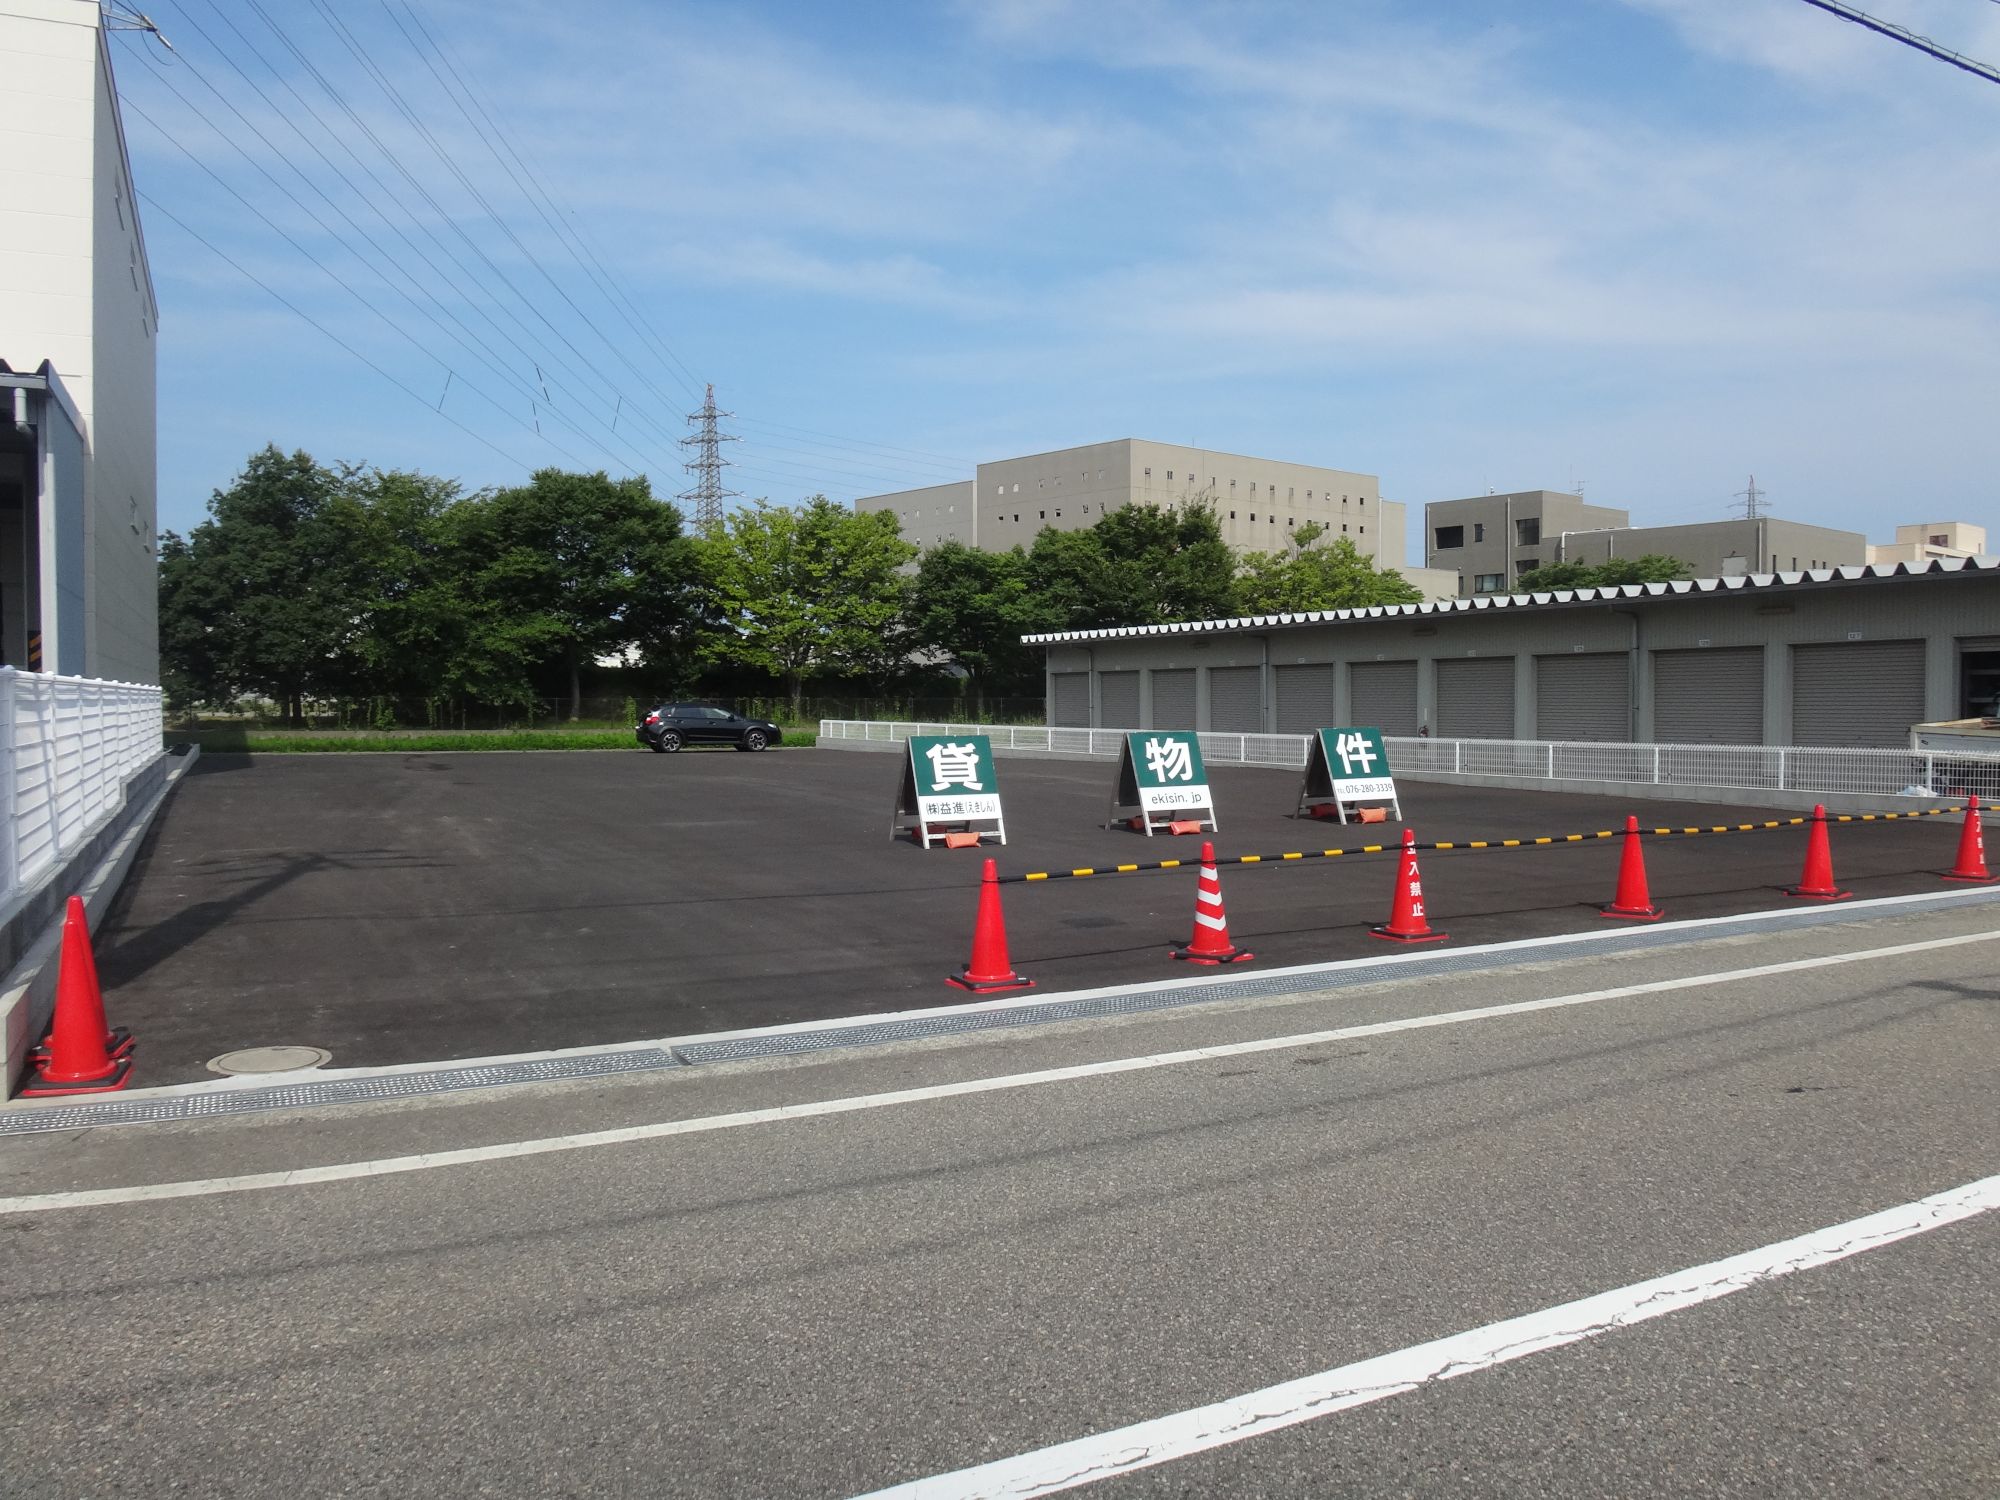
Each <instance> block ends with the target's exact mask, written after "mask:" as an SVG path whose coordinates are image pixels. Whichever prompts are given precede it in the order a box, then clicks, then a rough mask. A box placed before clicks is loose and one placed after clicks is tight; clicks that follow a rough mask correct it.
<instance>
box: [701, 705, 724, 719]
mask: <svg viewBox="0 0 2000 1500" xmlns="http://www.w3.org/2000/svg"><path fill="white" fill-rule="evenodd" d="M701 716H702V717H703V718H704V719H726V718H728V717H729V710H728V709H726V708H704V709H703V710H702V711H701Z"/></svg>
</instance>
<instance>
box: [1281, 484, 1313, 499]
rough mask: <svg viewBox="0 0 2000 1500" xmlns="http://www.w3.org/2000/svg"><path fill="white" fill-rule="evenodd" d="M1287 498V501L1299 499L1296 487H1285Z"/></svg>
mask: <svg viewBox="0 0 2000 1500" xmlns="http://www.w3.org/2000/svg"><path fill="white" fill-rule="evenodd" d="M1285 498H1286V499H1287V500H1296V499H1298V498H1299V492H1298V490H1297V488H1295V487H1294V486H1292V485H1289V484H1288V485H1286V486H1285ZM1308 498H1310V497H1308Z"/></svg>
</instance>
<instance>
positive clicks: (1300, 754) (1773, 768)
mask: <svg viewBox="0 0 2000 1500" xmlns="http://www.w3.org/2000/svg"><path fill="white" fill-rule="evenodd" d="M819 732H820V738H822V739H824V740H829V741H839V740H877V741H883V740H886V741H900V740H906V739H908V738H909V737H910V735H911V734H914V733H923V734H985V735H990V736H992V739H993V743H994V746H995V747H996V748H998V749H1004V750H1025V751H1044V752H1052V753H1056V754H1062V755H1090V756H1098V757H1105V756H1113V755H1116V754H1117V753H1118V749H1119V746H1120V743H1121V742H1122V740H1123V738H1124V736H1125V734H1126V733H1127V731H1126V730H1123V729H1051V728H1046V727H1043V726H1040V725H1032V724H1027V725H1018V724H1017V725H1001V724H954V725H939V724H924V725H919V724H880V723H863V722H859V721H856V720H851V719H822V720H821V721H820V728H819ZM1309 743H1310V741H1309V740H1308V739H1307V737H1306V736H1304V735H1298V734H1229V733H1218V732H1214V731H1205V732H1204V733H1203V734H1202V735H1201V753H1202V756H1203V758H1204V759H1206V760H1209V761H1212V762H1214V763H1215V764H1216V765H1251V766H1276V767H1280V768H1285V767H1290V768H1299V767H1303V766H1304V765H1305V763H1306V749H1307V746H1308V745H1309ZM1386 743H1387V745H1388V746H1389V758H1390V762H1391V764H1392V765H1393V766H1394V768H1395V770H1396V772H1397V774H1399V775H1404V776H1427V775H1442V776H1453V775H1457V776H1509V777H1520V778H1524V779H1527V780H1535V781H1602V782H1631V783H1640V784H1648V783H1650V784H1652V785H1657V786H1703V787H1722V788H1740V789H1742V790H1745V791H1793V792H1852V793H1858V794H1861V795H1864V796H1881V797H1893V796H1898V795H1901V794H1903V793H1905V792H1909V793H1912V794H1914V795H1922V796H1943V795H1958V794H1960V793H1963V792H1976V793H1978V794H1979V795H1980V796H1983V797H1995V796H2000V760H1991V761H1989V760H1980V759H1976V758H1967V757H1961V756H1942V755H1932V754H1921V755H1920V754H1914V753H1911V752H1909V751H1904V750H1841V749H1816V748H1813V747H1810V746H1804V747H1799V746H1790V745H1786V746H1777V745H1638V744H1609V743H1602V742H1596V741H1591V742H1581V741H1578V742H1571V741H1552V740H1439V739H1431V738H1428V737H1406V736H1400V735H1398V736H1390V737H1389V738H1388V739H1387V740H1386ZM38 786H39V782H36V781H35V780H34V779H33V778H32V776H28V775H24V777H23V778H22V779H21V780H20V782H19V789H18V790H17V792H16V795H17V796H23V797H32V796H35V795H38V792H37V788H38Z"/></svg>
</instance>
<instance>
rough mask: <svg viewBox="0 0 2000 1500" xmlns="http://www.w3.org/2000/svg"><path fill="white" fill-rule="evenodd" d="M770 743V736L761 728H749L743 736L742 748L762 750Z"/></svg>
mask: <svg viewBox="0 0 2000 1500" xmlns="http://www.w3.org/2000/svg"><path fill="white" fill-rule="evenodd" d="M770 743H771V736H770V735H768V734H766V733H765V732H764V731H763V730H761V729H752V730H749V731H747V732H746V733H745V734H744V736H743V748H744V749H745V750H762V749H763V748H764V747H765V746H766V745H768V744H770Z"/></svg>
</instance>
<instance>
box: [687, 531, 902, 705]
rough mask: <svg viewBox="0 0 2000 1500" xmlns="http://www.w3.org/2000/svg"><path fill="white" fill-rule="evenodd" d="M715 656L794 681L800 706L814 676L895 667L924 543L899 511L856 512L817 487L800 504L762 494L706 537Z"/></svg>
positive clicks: (711, 652)
mask: <svg viewBox="0 0 2000 1500" xmlns="http://www.w3.org/2000/svg"><path fill="white" fill-rule="evenodd" d="M700 545H701V548H702V551H703V552H704V554H705V558H706V586H707V590H708V595H709V599H710V611H709V613H710V619H711V622H712V624H711V629H710V632H709V634H708V637H707V640H706V642H705V654H706V656H707V657H708V659H709V660H711V661H714V662H719V663H727V662H735V663H740V664H742V665H745V666H750V667H755V668H757V669H759V670H760V671H765V672H769V673H771V674H772V675H773V676H776V677H778V678H781V679H782V680H783V681H784V684H785V688H786V691H787V692H788V693H789V694H790V696H791V700H792V712H793V713H794V714H797V713H798V712H799V704H800V700H801V698H802V697H803V695H804V692H805V682H806V679H807V678H808V677H815V676H820V675H823V674H833V675H841V676H863V675H867V674H869V673H876V672H888V671H893V670H894V669H895V668H896V667H897V666H898V665H899V664H900V663H901V662H902V661H903V660H904V659H905V657H906V655H907V652H908V649H909V641H908V639H907V634H906V632H905V631H904V630H903V628H902V624H903V606H904V602H905V597H906V595H907V593H908V591H909V584H908V581H907V580H906V579H905V578H904V577H903V575H902V574H901V573H900V572H898V569H900V568H901V567H902V566H903V565H904V564H905V563H907V562H909V561H910V560H911V559H912V558H914V557H915V556H916V555H917V549H916V548H915V547H913V546H912V545H911V544H910V543H908V542H906V541H904V540H903V539H902V537H901V536H900V535H899V534H898V525H897V521H896V516H895V513H894V512H892V511H886V510H876V511H864V512H859V513H857V512H855V511H852V510H849V509H847V508H846V507H845V506H841V505H836V504H834V503H833V502H832V501H831V500H829V499H827V498H826V496H824V495H814V496H812V497H811V498H809V499H807V500H806V501H805V502H804V503H802V504H800V505H797V506H784V505H772V504H770V503H769V502H768V501H765V500H758V501H756V502H754V503H753V504H751V505H749V506H745V507H743V508H742V509H739V510H736V511H733V512H731V513H730V514H729V516H727V517H726V518H725V520H724V523H723V525H722V526H721V527H720V528H718V529H717V530H715V531H714V532H712V533H710V534H709V535H706V536H704V537H702V538H701V541H700Z"/></svg>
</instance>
